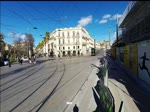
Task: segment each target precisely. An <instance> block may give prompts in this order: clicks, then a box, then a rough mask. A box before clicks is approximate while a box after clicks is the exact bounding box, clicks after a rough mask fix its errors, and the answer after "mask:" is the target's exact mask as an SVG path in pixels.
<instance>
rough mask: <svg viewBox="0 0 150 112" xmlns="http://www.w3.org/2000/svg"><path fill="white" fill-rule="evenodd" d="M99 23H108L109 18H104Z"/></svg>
mask: <svg viewBox="0 0 150 112" xmlns="http://www.w3.org/2000/svg"><path fill="white" fill-rule="evenodd" d="M99 23H100V24H104V23H107V20H106V19H102V20H100V21H99Z"/></svg>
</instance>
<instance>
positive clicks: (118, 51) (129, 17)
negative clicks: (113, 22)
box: [112, 1, 150, 84]
mask: <svg viewBox="0 0 150 112" xmlns="http://www.w3.org/2000/svg"><path fill="white" fill-rule="evenodd" d="M149 6H150V2H149V1H133V2H129V4H128V6H127V8H126V9H125V11H124V13H123V16H122V18H121V19H120V21H119V27H120V28H121V29H122V35H121V36H120V38H119V39H118V42H117V41H115V43H114V44H113V49H112V54H113V56H114V58H116V59H118V60H120V61H121V62H122V63H123V64H124V65H125V66H126V67H127V68H129V69H130V70H131V71H132V72H133V73H134V75H135V76H136V77H137V78H139V79H141V80H143V81H145V82H146V83H148V84H150V47H149V46H150V7H149ZM117 43H118V44H117Z"/></svg>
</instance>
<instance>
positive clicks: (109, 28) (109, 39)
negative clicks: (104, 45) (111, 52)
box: [109, 25, 111, 47]
mask: <svg viewBox="0 0 150 112" xmlns="http://www.w3.org/2000/svg"><path fill="white" fill-rule="evenodd" d="M110 32H111V30H110V25H109V47H110Z"/></svg>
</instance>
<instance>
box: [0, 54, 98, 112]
mask: <svg viewBox="0 0 150 112" xmlns="http://www.w3.org/2000/svg"><path fill="white" fill-rule="evenodd" d="M99 57H100V55H98V56H87V57H72V58H63V59H55V60H53V59H47V58H43V59H42V60H41V59H40V60H38V61H37V63H36V64H28V63H23V65H20V64H14V65H12V67H10V68H9V67H8V66H6V67H2V68H1V75H0V76H1V78H0V80H1V85H0V92H1V112H66V111H67V112H71V111H73V106H74V104H77V105H78V106H79V110H82V111H86V112H91V111H94V110H95V108H96V104H95V103H94V97H92V86H95V85H96V82H97V80H98V79H97V76H96V75H95V74H96V72H97V69H96V68H94V67H91V64H95V65H98V64H99V63H98V62H99V61H98V60H99V59H98V58H99ZM93 74H94V75H93ZM83 90H84V91H83Z"/></svg>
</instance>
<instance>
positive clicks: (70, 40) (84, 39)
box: [43, 27, 98, 57]
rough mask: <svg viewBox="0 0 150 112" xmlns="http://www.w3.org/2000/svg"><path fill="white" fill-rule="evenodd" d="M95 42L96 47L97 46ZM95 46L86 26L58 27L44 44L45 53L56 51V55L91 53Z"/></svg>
mask: <svg viewBox="0 0 150 112" xmlns="http://www.w3.org/2000/svg"><path fill="white" fill-rule="evenodd" d="M97 45H98V44H97V42H95V47H97ZM91 48H94V39H93V38H91V37H90V35H89V33H88V32H87V31H86V29H85V28H82V27H74V28H64V29H56V30H55V31H53V32H52V33H50V35H49V39H48V41H46V42H45V44H44V46H43V53H47V54H48V55H50V53H52V52H53V53H54V54H55V55H56V57H58V56H66V55H72V56H75V55H90V54H91Z"/></svg>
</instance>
